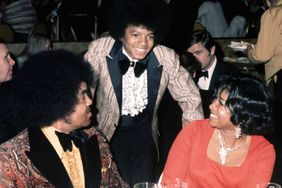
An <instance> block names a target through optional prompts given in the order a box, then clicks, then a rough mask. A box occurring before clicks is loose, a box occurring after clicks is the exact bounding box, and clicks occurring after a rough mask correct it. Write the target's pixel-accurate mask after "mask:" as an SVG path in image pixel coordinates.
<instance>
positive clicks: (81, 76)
mask: <svg viewBox="0 0 282 188" xmlns="http://www.w3.org/2000/svg"><path fill="white" fill-rule="evenodd" d="M92 79H93V74H92V70H91V67H90V64H89V63H87V62H84V61H83V59H82V58H81V57H79V56H77V55H74V54H73V53H72V52H69V51H66V50H51V51H42V52H39V53H37V54H34V55H32V56H31V57H30V58H29V59H28V60H27V61H26V62H25V63H24V64H23V66H22V68H21V69H20V70H19V72H18V74H17V75H16V76H15V78H14V80H13V82H12V91H13V92H12V93H13V94H12V96H11V99H12V100H11V106H12V109H13V125H14V126H18V127H19V126H21V127H23V128H24V127H27V126H36V127H43V126H49V125H51V124H52V123H54V122H55V121H57V120H59V119H63V118H65V117H66V116H67V115H69V114H71V113H72V112H73V110H74V107H75V105H76V104H77V102H78V98H77V92H78V90H79V86H80V83H81V82H85V83H86V84H87V85H88V86H89V85H90V84H91V83H92Z"/></svg>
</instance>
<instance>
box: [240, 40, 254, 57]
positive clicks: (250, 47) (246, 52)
mask: <svg viewBox="0 0 282 188" xmlns="http://www.w3.org/2000/svg"><path fill="white" fill-rule="evenodd" d="M253 48H254V45H253V44H251V43H248V44H247V48H246V50H244V51H242V53H243V54H244V55H245V56H246V57H248V54H249V51H250V50H252V49H253Z"/></svg>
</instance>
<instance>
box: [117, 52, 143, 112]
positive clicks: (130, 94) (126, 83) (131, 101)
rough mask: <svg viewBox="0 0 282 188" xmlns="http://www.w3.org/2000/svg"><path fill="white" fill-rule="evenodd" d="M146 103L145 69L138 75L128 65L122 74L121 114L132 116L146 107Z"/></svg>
mask: <svg viewBox="0 0 282 188" xmlns="http://www.w3.org/2000/svg"><path fill="white" fill-rule="evenodd" d="M122 51H123V53H124V54H125V55H126V56H127V57H128V58H129V60H130V61H134V62H136V61H137V60H132V58H130V57H129V55H128V54H127V53H126V52H125V50H124V49H123V50H122ZM147 104H148V80H147V70H145V71H144V72H143V73H142V74H141V75H140V76H139V77H136V76H135V75H134V67H131V66H130V67H129V68H128V71H127V72H126V73H125V74H124V75H123V76H122V110H121V114H122V115H130V116H131V117H134V116H136V115H138V114H139V113H142V111H143V110H144V109H145V108H146V106H147Z"/></svg>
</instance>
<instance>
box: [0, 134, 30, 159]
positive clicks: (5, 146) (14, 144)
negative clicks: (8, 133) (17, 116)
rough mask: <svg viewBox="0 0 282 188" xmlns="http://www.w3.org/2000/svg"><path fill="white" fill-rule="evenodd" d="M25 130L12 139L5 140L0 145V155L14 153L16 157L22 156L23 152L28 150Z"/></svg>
mask: <svg viewBox="0 0 282 188" xmlns="http://www.w3.org/2000/svg"><path fill="white" fill-rule="evenodd" d="M28 140H29V139H28V132H27V129H25V130H23V131H22V132H20V133H19V134H17V135H16V136H14V137H13V138H11V139H9V140H7V141H6V142H4V143H2V144H1V145H0V153H1V154H7V155H8V154H11V155H12V153H13V152H16V153H17V154H18V155H20V154H24V153H25V151H27V150H29V142H28Z"/></svg>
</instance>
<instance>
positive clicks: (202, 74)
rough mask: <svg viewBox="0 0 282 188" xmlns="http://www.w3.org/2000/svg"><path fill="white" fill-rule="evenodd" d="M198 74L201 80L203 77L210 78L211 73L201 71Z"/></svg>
mask: <svg viewBox="0 0 282 188" xmlns="http://www.w3.org/2000/svg"><path fill="white" fill-rule="evenodd" d="M197 74H198V77H199V78H201V77H206V78H209V72H208V71H199V72H198V73H197Z"/></svg>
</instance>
